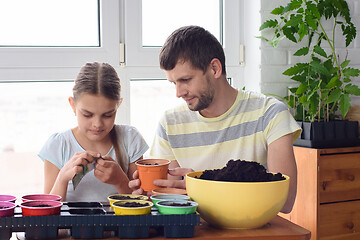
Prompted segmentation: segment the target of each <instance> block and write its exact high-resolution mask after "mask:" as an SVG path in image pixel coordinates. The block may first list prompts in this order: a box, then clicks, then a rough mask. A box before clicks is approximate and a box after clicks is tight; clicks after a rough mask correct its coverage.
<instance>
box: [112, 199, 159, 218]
mask: <svg viewBox="0 0 360 240" xmlns="http://www.w3.org/2000/svg"><path fill="white" fill-rule="evenodd" d="M129 202H130V203H131V202H136V203H141V204H145V203H147V204H148V205H147V206H143V207H125V206H124V205H125V204H126V203H129ZM152 206H154V204H153V203H152V202H150V201H145V200H120V201H115V202H113V203H112V204H111V207H113V209H114V212H115V215H146V214H150V212H151V207H152Z"/></svg>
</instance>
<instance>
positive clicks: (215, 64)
mask: <svg viewBox="0 0 360 240" xmlns="http://www.w3.org/2000/svg"><path fill="white" fill-rule="evenodd" d="M210 69H211V71H212V73H213V75H214V77H215V78H220V76H221V74H222V65H221V62H220V60H219V59H217V58H213V59H212V60H211V62H210Z"/></svg>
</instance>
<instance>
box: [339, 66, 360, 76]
mask: <svg viewBox="0 0 360 240" xmlns="http://www.w3.org/2000/svg"><path fill="white" fill-rule="evenodd" d="M343 74H344V76H346V77H357V76H359V74H360V70H359V69H356V68H345V69H344V70H343Z"/></svg>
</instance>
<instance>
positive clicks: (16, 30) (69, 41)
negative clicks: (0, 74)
mask: <svg viewBox="0 0 360 240" xmlns="http://www.w3.org/2000/svg"><path fill="white" fill-rule="evenodd" d="M19 6H20V7H19ZM0 9H1V14H0V29H1V33H2V35H1V38H0V46H2V47H4V46H5V47H9V46H10V47H26V46H30V47H35V46H36V47H44V46H47V47H63V46H68V47H75V46H80V47H83V46H91V47H99V46H100V36H99V32H100V29H99V11H98V9H99V8H98V1H97V0H76V1H72V0H62V1H54V0H31V1H29V0H11V1H1V2H0ZM64 15H66V17H64ZM9 23H11V24H9Z"/></svg>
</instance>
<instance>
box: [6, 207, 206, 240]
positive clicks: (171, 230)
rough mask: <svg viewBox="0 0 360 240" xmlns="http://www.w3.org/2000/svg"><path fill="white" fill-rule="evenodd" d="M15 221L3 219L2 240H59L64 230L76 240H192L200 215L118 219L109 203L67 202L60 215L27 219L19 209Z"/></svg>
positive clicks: (152, 212)
mask: <svg viewBox="0 0 360 240" xmlns="http://www.w3.org/2000/svg"><path fill="white" fill-rule="evenodd" d="M14 212H15V213H14V216H12V217H0V239H10V237H11V235H12V233H14V232H23V233H24V234H25V238H26V239H55V238H57V237H58V232H59V230H60V229H68V230H70V231H69V233H70V234H71V236H69V237H72V238H77V239H89V238H97V239H103V238H105V237H104V232H109V231H110V232H112V236H116V237H118V238H133V239H134V238H149V237H150V232H154V231H155V232H156V233H157V234H163V236H164V237H165V238H191V237H193V236H194V229H195V226H196V225H199V224H200V216H199V214H197V213H196V214H188V215H161V214H159V212H158V211H157V209H156V208H153V209H152V211H151V214H148V215H132V216H130V215H129V216H125V215H124V216H116V215H115V214H114V211H113V209H112V208H111V207H110V206H109V204H108V203H100V202H64V205H63V206H62V207H61V212H60V214H59V215H48V216H23V215H22V213H21V208H20V207H19V206H17V207H16V208H15V211H14Z"/></svg>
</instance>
